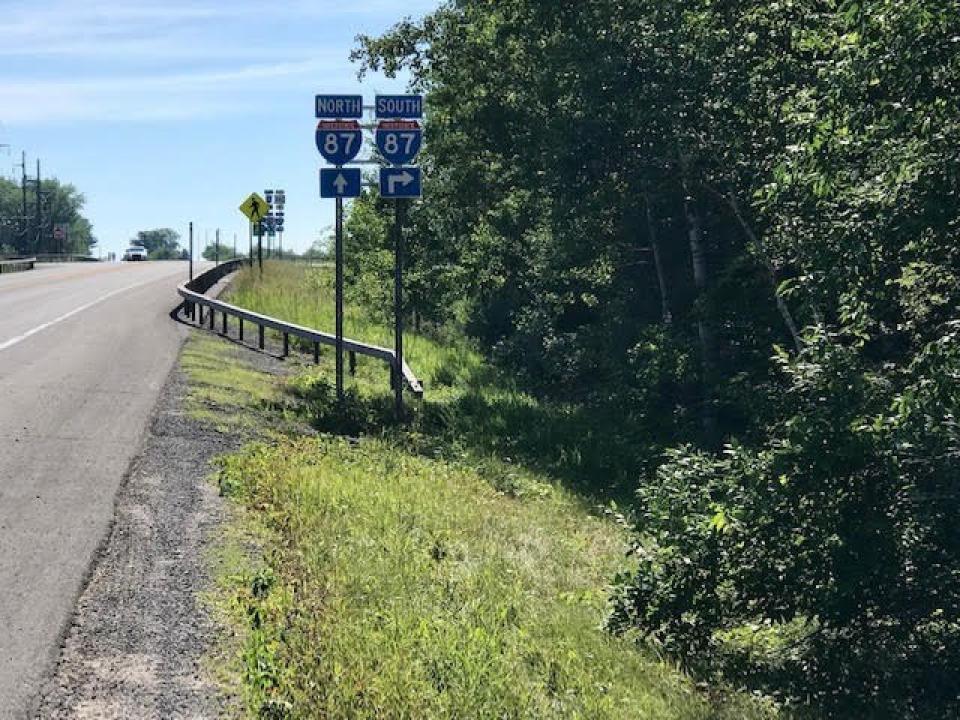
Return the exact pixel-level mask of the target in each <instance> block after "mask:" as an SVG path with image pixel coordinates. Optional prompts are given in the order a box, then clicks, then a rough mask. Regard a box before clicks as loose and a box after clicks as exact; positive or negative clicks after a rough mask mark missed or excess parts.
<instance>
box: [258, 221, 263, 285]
mask: <svg viewBox="0 0 960 720" xmlns="http://www.w3.org/2000/svg"><path fill="white" fill-rule="evenodd" d="M257 265H258V266H259V267H260V278H261V279H263V223H262V222H258V223H257Z"/></svg>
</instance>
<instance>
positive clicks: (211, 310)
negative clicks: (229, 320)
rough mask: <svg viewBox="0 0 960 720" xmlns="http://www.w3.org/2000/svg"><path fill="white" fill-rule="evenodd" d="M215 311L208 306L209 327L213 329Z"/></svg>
mask: <svg viewBox="0 0 960 720" xmlns="http://www.w3.org/2000/svg"><path fill="white" fill-rule="evenodd" d="M215 314H216V313H215V312H214V311H213V308H210V329H211V330H213V316H214V315H215Z"/></svg>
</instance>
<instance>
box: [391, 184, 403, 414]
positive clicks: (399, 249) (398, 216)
mask: <svg viewBox="0 0 960 720" xmlns="http://www.w3.org/2000/svg"><path fill="white" fill-rule="evenodd" d="M405 210H406V203H405V202H404V201H403V200H397V201H396V204H395V206H394V215H393V249H394V267H393V314H394V327H393V337H394V357H395V362H396V367H395V369H394V377H393V393H394V395H393V397H394V404H395V406H396V410H397V419H398V420H403V416H404V410H403V221H404V214H405Z"/></svg>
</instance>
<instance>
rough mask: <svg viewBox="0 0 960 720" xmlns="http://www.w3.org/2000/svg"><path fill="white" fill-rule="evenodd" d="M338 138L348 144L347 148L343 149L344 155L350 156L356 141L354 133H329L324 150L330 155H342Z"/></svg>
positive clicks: (324, 143)
mask: <svg viewBox="0 0 960 720" xmlns="http://www.w3.org/2000/svg"><path fill="white" fill-rule="evenodd" d="M338 138H340V139H342V140H343V141H344V143H346V147H345V148H344V149H343V151H344V154H346V155H349V154H350V151H351V150H352V149H353V141H354V140H355V139H356V135H355V134H354V133H327V137H326V139H325V140H324V142H323V149H324V150H325V151H326V152H327V154H328V155H338V154H339V153H340V143H339V141H338Z"/></svg>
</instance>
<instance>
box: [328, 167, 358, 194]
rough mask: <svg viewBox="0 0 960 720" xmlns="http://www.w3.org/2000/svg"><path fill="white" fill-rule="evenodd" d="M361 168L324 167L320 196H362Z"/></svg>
mask: <svg viewBox="0 0 960 720" xmlns="http://www.w3.org/2000/svg"><path fill="white" fill-rule="evenodd" d="M361 188H362V178H361V176H360V168H323V169H322V170H321V171H320V197H322V198H355V197H360V190H361Z"/></svg>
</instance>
